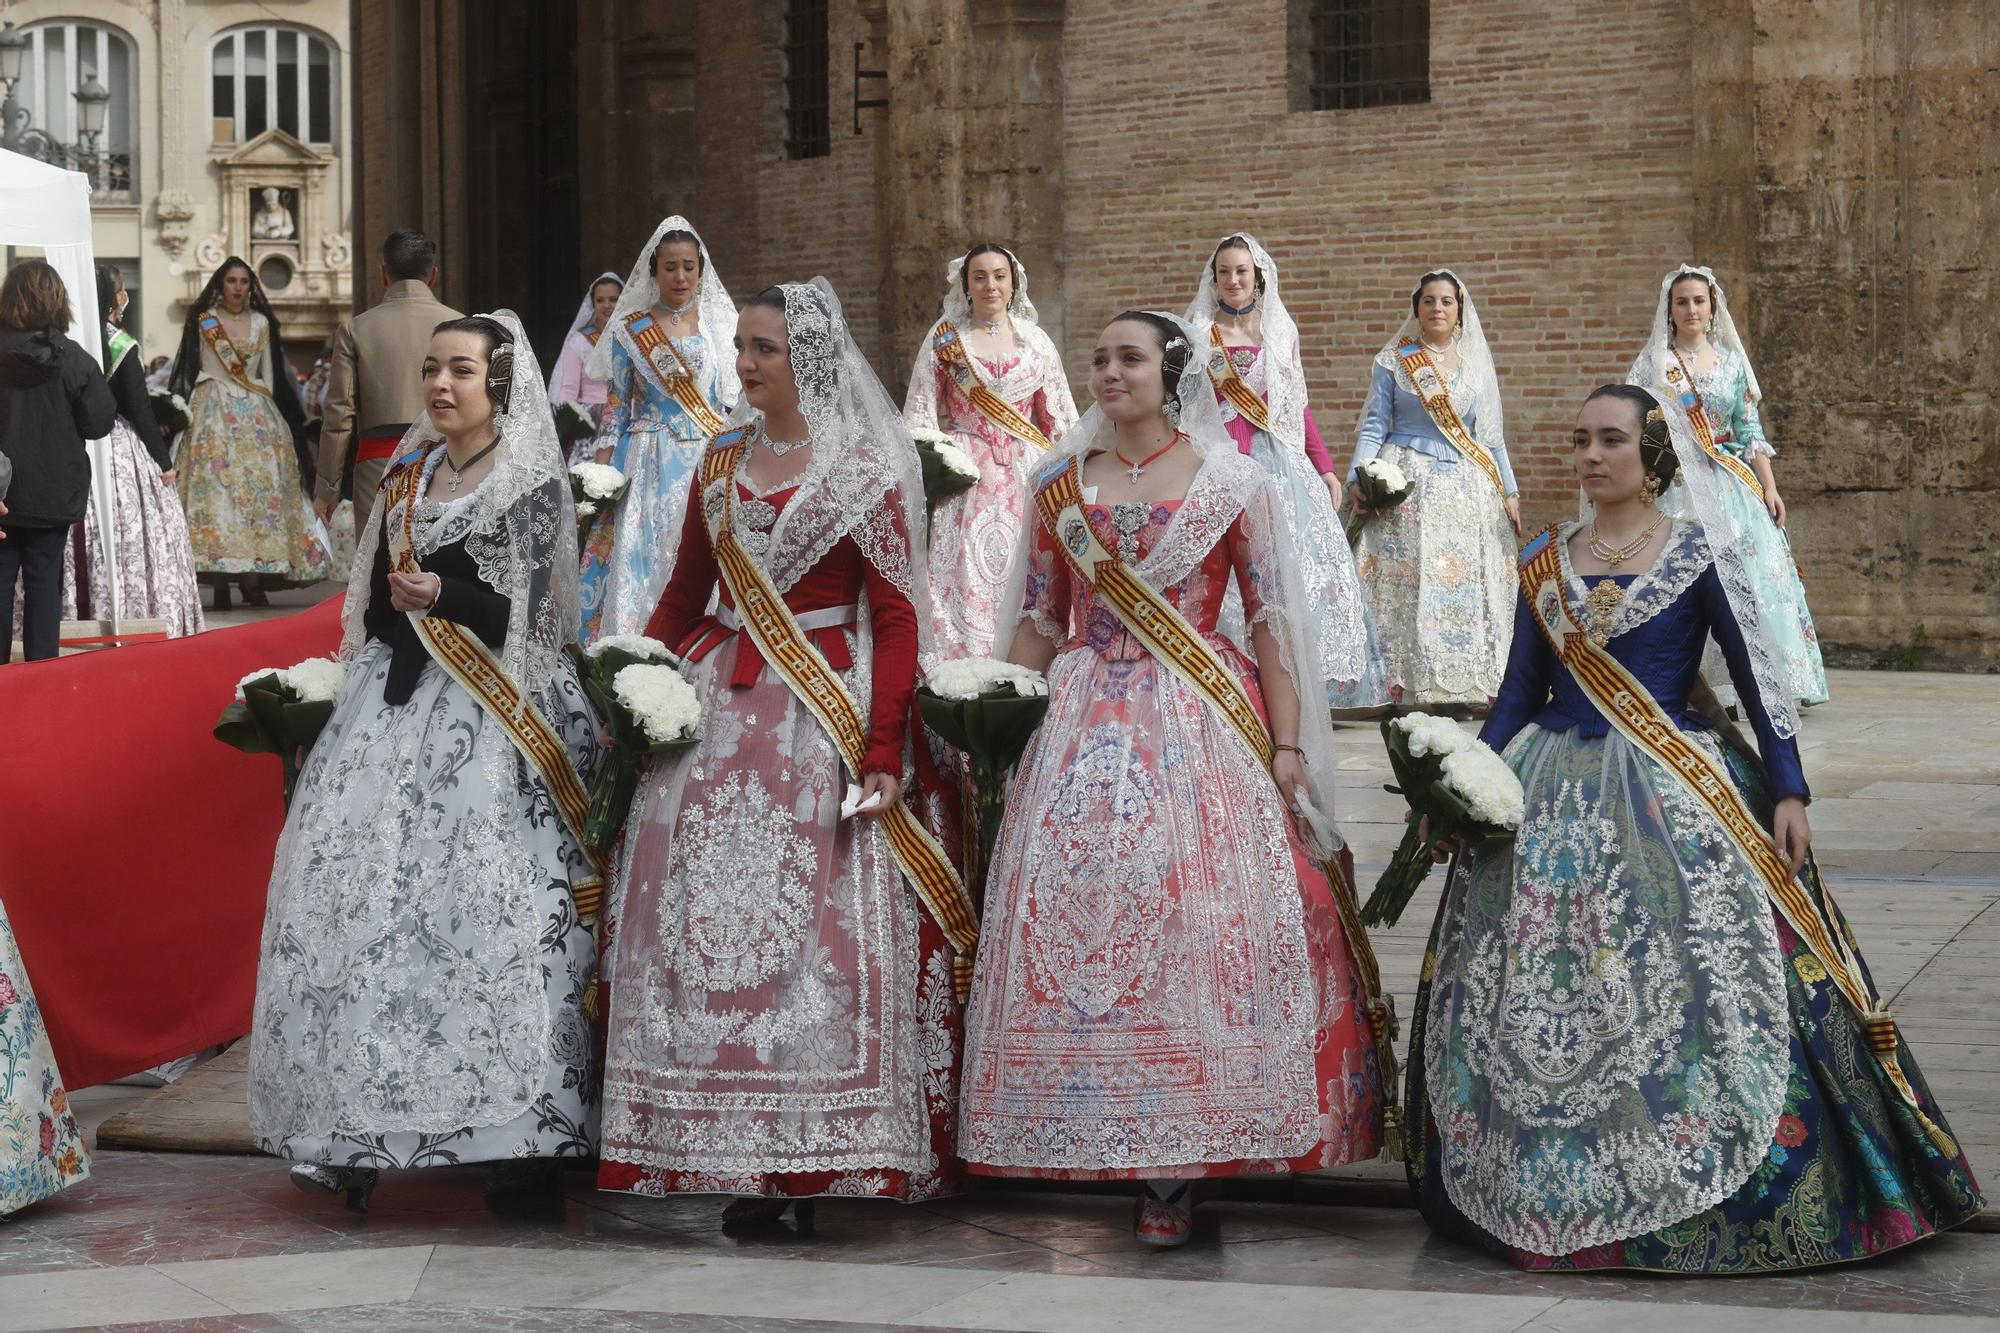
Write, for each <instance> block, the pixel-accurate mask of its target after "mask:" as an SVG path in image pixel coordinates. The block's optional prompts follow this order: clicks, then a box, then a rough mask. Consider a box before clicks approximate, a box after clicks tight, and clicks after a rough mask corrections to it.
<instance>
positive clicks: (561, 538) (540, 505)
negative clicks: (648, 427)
mask: <svg viewBox="0 0 2000 1333" xmlns="http://www.w3.org/2000/svg"><path fill="white" fill-rule="evenodd" d="M484 318H486V319H490V320H492V321H493V322H494V323H496V324H498V325H499V326H500V327H501V328H503V329H505V330H506V332H507V335H508V339H509V343H508V345H509V346H511V347H512V349H513V358H514V368H513V374H512V377H511V388H510V393H509V398H508V403H507V410H506V411H505V412H503V413H500V414H498V415H496V417H495V422H496V423H497V424H498V426H499V435H500V447H499V448H498V449H496V450H494V452H493V468H492V470H491V471H490V472H488V473H487V474H486V477H485V479H484V480H483V481H481V482H480V483H479V484H478V485H477V486H475V487H474V488H473V489H472V491H471V493H470V494H469V495H467V496H466V497H465V498H464V499H462V500H458V501H455V502H454V503H452V504H451V505H450V506H449V507H448V508H444V509H442V510H440V509H439V508H437V507H436V506H434V505H432V504H429V503H427V502H425V501H423V500H421V499H420V500H419V501H418V502H417V505H416V507H415V508H416V519H417V522H416V534H415V543H414V544H415V547H416V550H417V552H418V554H419V556H422V555H424V554H427V553H429V552H432V551H435V550H437V549H439V548H440V547H443V546H448V545H451V544H452V543H454V542H458V541H463V542H464V543H465V549H466V553H467V554H469V555H470V556H471V557H472V559H473V562H474V563H475V564H476V565H477V567H478V569H479V577H480V578H481V579H483V580H485V581H486V582H487V583H488V584H490V585H491V586H492V587H493V589H494V591H496V592H499V593H501V594H503V595H504V596H505V597H506V598H507V599H508V612H507V637H506V640H505V642H503V643H502V644H501V646H500V651H499V657H500V664H501V666H502V667H503V668H505V670H506V672H507V675H508V676H509V677H510V678H511V679H512V680H513V681H514V682H515V683H516V684H517V685H519V686H520V688H521V690H522V693H523V696H524V697H526V696H530V695H535V694H537V693H539V692H540V691H541V690H542V689H543V688H544V687H545V686H546V685H547V684H548V681H549V677H550V675H551V674H552V673H553V672H554V671H555V669H556V664H557V663H558V662H560V661H561V660H562V653H563V649H564V648H565V647H566V646H567V645H568V644H569V643H571V642H572V641H573V640H574V639H575V638H576V629H577V614H578V613H577V601H578V598H577V570H578V566H577V561H576V549H577V544H576V510H575V508H574V506H573V505H572V503H571V501H570V491H569V478H568V474H567V471H566V470H565V468H564V466H563V457H562V445H561V442H560V441H559V440H558V439H557V437H556V425H555V420H554V418H552V417H551V416H550V415H549V397H548V392H547V390H546V389H544V388H543V387H542V371H541V366H540V365H539V364H538V363H537V362H536V360H535V351H534V348H533V347H531V346H529V345H528V338H527V335H526V334H525V333H523V332H522V329H521V321H520V319H519V318H517V317H516V316H515V314H514V312H513V311H511V310H499V311H495V312H493V313H492V314H489V315H486V316H484ZM496 355H497V353H496ZM443 439H444V437H443V436H442V435H441V434H440V433H439V432H438V431H437V429H436V428H435V427H433V426H432V425H431V421H430V413H428V412H426V413H424V414H423V415H422V416H419V417H418V418H417V420H416V422H415V423H414V424H412V425H411V427H410V429H409V430H408V431H406V432H405V433H404V435H403V442H402V444H401V445H400V446H398V448H397V450H396V456H397V457H398V458H402V457H404V456H405V455H407V454H409V453H411V452H413V451H415V450H416V449H418V448H419V447H420V446H421V447H423V448H424V449H426V450H429V449H431V448H441V447H443ZM416 465H417V464H416V463H414V462H412V463H410V464H408V466H416ZM388 493H389V487H388V484H387V478H384V484H383V486H382V487H381V489H379V490H378V491H376V493H375V508H374V510H373V512H372V513H371V514H370V515H369V520H368V526H367V528H366V529H365V530H364V531H363V532H362V534H361V540H360V542H359V543H358V544H357V549H356V551H355V556H354V569H353V572H352V573H351V574H350V575H349V577H348V583H347V603H346V605H345V606H344V607H343V608H342V611H341V639H340V656H341V659H342V660H343V661H352V660H353V658H354V656H355V654H356V653H358V652H360V650H361V647H362V644H363V643H364V642H365V641H366V639H367V633H368V631H367V627H366V625H365V623H364V622H365V619H366V616H367V612H368V600H369V593H370V588H371V575H372V574H373V573H374V568H375V552H376V550H377V548H378V547H379V546H380V545H381V542H382V521H383V505H384V503H385V502H386V500H387V497H388ZM390 521H392V522H396V523H402V522H404V521H405V511H401V510H399V511H398V512H397V513H396V514H395V515H394V516H392V518H391V520H390Z"/></svg>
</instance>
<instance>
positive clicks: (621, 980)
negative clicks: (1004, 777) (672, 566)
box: [598, 632, 962, 1201]
mask: <svg viewBox="0 0 2000 1333" xmlns="http://www.w3.org/2000/svg"><path fill="white" fill-rule="evenodd" d="M850 633H851V632H850ZM741 643H742V640H741V638H740V637H739V638H733V639H730V640H729V641H727V642H726V643H725V644H724V645H723V646H722V647H721V648H719V649H717V650H716V651H715V652H714V653H713V654H712V655H710V656H709V657H707V658H705V659H703V660H702V661H701V662H700V663H698V664H696V666H695V667H694V668H693V670H692V672H691V679H692V680H693V683H694V685H695V688H696V690H697V691H699V693H700V694H701V698H702V723H701V739H700V740H699V741H698V742H697V743H696V744H695V745H694V746H692V747H691V748H689V749H688V750H686V751H683V752H681V753H680V754H677V755H671V756H666V757H663V758H661V759H658V760H655V761H653V765H652V768H651V770H650V771H649V772H647V773H646V774H644V775H643V776H642V777H641V779H640V784H639V792H638V795H637V797H636V798H635V800H634V801H633V805H632V814H631V817H630V819H629V820H628V822H627V824H626V828H625V841H624V849H623V854H622V857H621V863H620V867H619V873H618V875H617V878H616V883H615V884H614V901H615V907H614V913H613V925H612V935H611V941H612V942H611V943H610V945H609V946H608V950H607V968H606V971H607V976H608V981H609V985H610V1018H609V1024H608V1029H607V1042H606V1056H605V1076H604V1151H603V1166H602V1167H601V1168H600V1170H599V1174H598V1185H599V1187H600V1188H603V1189H607V1190H617V1191H627V1192H631V1193H636V1194H664V1193H670V1192H673V1193H727V1194H747V1195H769V1196H804V1195H819V1194H838V1195H865V1196H877V1197H883V1198H893V1199H901V1200H905V1201H914V1200H918V1199H926V1198H932V1197H935V1196H937V1195H940V1194H945V1193H950V1192H952V1191H954V1190H955V1189H956V1188H957V1187H958V1185H959V1180H960V1176H959V1170H958V1165H957V1161H956V1158H955V1150H954V1146H953V1140H952V1123H953V1118H954V1115H955V1111H956V1092H957V1086H958V1052H959V1036H960V1032H961V1030H962V1028H961V1020H960V1015H959V1010H958V1005H957V1002H956V1000H955V999H954V997H953V995H952V986H951V951H950V948H949V946H948V944H947V943H946V941H945V939H944V937H943V935H942V933H941V932H939V930H938V929H937V927H936V925H935V924H934V923H933V922H932V921H931V919H930V917H929V915H928V914H927V913H926V912H925V911H924V909H923V907H922V905H921V904H920V903H919V902H918V900H917V898H916V896H915V894H914V893H913V892H912V891H911V889H910V887H909V885H908V883H907V881H905V879H904V878H903V875H902V872H901V870H900V869H899V867H898V865H897V862H896V859H895V856H894V854H893V853H892V852H891V851H890V848H889V843H888V839H887V838H886V837H885V836H884V834H883V833H882V830H881V826H880V825H879V824H876V823H874V822H872V821H869V820H864V819H858V818H849V819H842V818H840V802H841V797H842V795H843V794H844V792H845V789H846V784H847V778H846V775H845V773H844V771H843V770H842V767H841V763H840V759H839V756H838V753H837V752H836V751H835V749H834V747H833V743H832V741H831V740H829V739H828V737H827V735H826V733H825V732H824V730H823V729H822V728H821V726H820V724H819V722H818V720H817V719H816V718H814V717H813V715H812V714H811V713H810V712H808V711H807V710H806V709H805V707H804V706H803V705H801V704H800V703H799V702H798V700H797V698H796V696H794V694H793V693H792V691H791V688H790V687H789V686H787V685H786V684H785V683H784V681H783V680H781V679H780V678H779V677H778V676H777V674H776V673H775V672H774V671H773V670H772V669H771V668H770V667H768V666H766V667H765V668H764V670H763V671H762V673H761V674H760V675H759V676H758V678H757V682H756V683H755V684H754V685H752V686H750V687H749V688H748V689H731V688H729V685H728V682H729V681H730V679H731V677H732V676H733V674H734V672H735V669H736V656H737V651H738V647H739V645H740V644H741ZM853 643H854V646H855V652H856V665H855V666H854V667H852V668H850V669H849V670H847V671H845V672H842V673H841V675H842V678H843V679H844V680H845V681H846V682H847V685H848V688H849V690H850V691H851V692H852V693H853V694H854V695H855V697H857V698H859V699H864V700H865V699H867V698H868V697H869V688H868V681H869V679H870V676H869V670H868V668H869V660H870V654H869V652H868V649H867V646H866V643H865V641H863V640H862V639H861V638H860V637H859V636H855V637H854V639H853ZM913 776H914V775H913V774H912V773H910V772H907V771H906V773H905V774H904V777H905V782H904V787H905V790H909V789H911V787H912V785H913V784H912V782H911V778H912V777H913Z"/></svg>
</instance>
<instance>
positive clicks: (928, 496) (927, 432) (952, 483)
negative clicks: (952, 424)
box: [910, 426, 979, 505]
mask: <svg viewBox="0 0 2000 1333" xmlns="http://www.w3.org/2000/svg"><path fill="white" fill-rule="evenodd" d="M910 438H911V439H912V440H914V441H916V445H917V460H918V461H919V462H920V463H922V464H923V469H924V499H925V501H926V502H928V503H930V504H933V505H935V504H937V503H938V502H939V501H940V500H949V499H950V498H951V497H952V496H954V495H957V494H959V493H960V492H961V491H969V490H971V489H972V488H973V487H974V486H977V485H978V484H979V464H977V463H975V462H973V461H972V460H971V459H970V458H968V457H967V456H966V453H965V450H963V449H961V448H959V447H958V445H957V443H956V442H954V441H953V440H952V438H951V436H949V435H947V434H945V433H944V432H943V431H941V430H931V429H929V428H928V427H924V426H912V427H911V428H910Z"/></svg>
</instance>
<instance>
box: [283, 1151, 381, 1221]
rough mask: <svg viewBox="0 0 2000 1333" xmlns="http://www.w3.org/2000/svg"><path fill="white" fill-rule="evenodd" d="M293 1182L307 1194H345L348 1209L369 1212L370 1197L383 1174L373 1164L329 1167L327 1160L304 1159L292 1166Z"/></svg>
mask: <svg viewBox="0 0 2000 1333" xmlns="http://www.w3.org/2000/svg"><path fill="white" fill-rule="evenodd" d="M291 1175H292V1184H294V1185H296V1186H298V1188H299V1189H300V1190H302V1191H304V1192H305V1193H307V1194H345V1195H346V1196H347V1211H348V1212H350V1213H365V1212H367V1211H368V1196H369V1195H371V1194H373V1193H374V1192H375V1186H376V1185H377V1184H378V1183H380V1181H381V1179H382V1173H381V1172H380V1171H377V1170H376V1169H375V1168H374V1167H372V1166H328V1165H327V1164H326V1163H324V1162H300V1163H299V1164H298V1165H297V1166H295V1167H293V1168H292V1172H291Z"/></svg>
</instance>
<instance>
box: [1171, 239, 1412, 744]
mask: <svg viewBox="0 0 2000 1333" xmlns="http://www.w3.org/2000/svg"><path fill="white" fill-rule="evenodd" d="M1236 236H1240V237H1241V238H1242V240H1243V241H1244V242H1245V243H1247V244H1248V246H1249V249H1250V257H1251V262H1253V263H1254V264H1255V265H1256V266H1257V271H1258V272H1259V273H1260V274H1261V275H1262V276H1263V279H1264V291H1263V294H1262V295H1261V296H1259V297H1258V298H1257V309H1258V312H1259V316H1260V320H1259V329H1260V331H1261V333H1262V335H1263V339H1264V344H1263V346H1262V347H1261V348H1259V349H1257V354H1256V355H1255V357H1254V358H1253V359H1252V360H1251V362H1250V365H1249V369H1248V372H1247V373H1245V374H1244V375H1243V379H1244V382H1245V383H1246V384H1248V385H1249V387H1250V388H1251V389H1253V390H1255V391H1256V393H1257V394H1258V395H1259V396H1260V397H1262V398H1263V399H1264V401H1265V403H1266V405H1267V410H1268V413H1269V416H1270V421H1271V435H1267V434H1266V433H1265V432H1263V431H1255V432H1253V433H1252V436H1251V445H1250V449H1249V451H1248V452H1249V453H1250V456H1251V457H1253V458H1255V459H1256V460H1257V461H1258V462H1259V463H1261V464H1263V465H1264V468H1265V469H1266V470H1267V471H1268V472H1269V473H1270V474H1271V477H1272V480H1273V483H1274V485H1275V487H1276V491H1277V496H1278V504H1279V512H1280V515H1281V516H1282V518H1283V519H1284V522H1285V526H1286V527H1287V529H1289V531H1290V533H1291V538H1292V540H1291V548H1292V553H1293V558H1294V559H1296V560H1297V561H1298V562H1299V579H1300V581H1301V582H1302V583H1303V584H1304V585H1305V588H1306V591H1307V592H1308V594H1309V595H1310V596H1311V597H1312V599H1313V621H1314V626H1313V628H1314V633H1315V636H1316V645H1315V646H1316V648H1317V651H1318V653H1319V664H1320V670H1321V671H1322V672H1323V673H1324V680H1323V682H1322V683H1323V685H1324V687H1325V690H1326V694H1327V699H1328V702H1329V703H1330V704H1332V705H1333V706H1334V707H1337V708H1366V707H1372V706H1375V705H1377V704H1382V703H1387V702H1388V699H1389V695H1388V691H1387V689H1386V687H1385V685H1384V683H1383V679H1382V673H1383V668H1382V661H1381V651H1380V649H1379V647H1378V646H1377V644H1376V642H1375V638H1374V633H1373V627H1372V626H1371V625H1370V623H1369V618H1368V608H1367V605H1366V603H1365V602H1364V601H1363V599H1362V593H1361V581H1360V579H1359V577H1358V575H1357V573H1356V570H1355V563H1354V553H1353V551H1352V550H1350V549H1349V548H1348V545H1347V539H1346V530H1345V528H1344V527H1343V525H1342V524H1341V522H1340V516H1339V514H1338V513H1337V512H1336V511H1335V508H1334V503H1333V495H1332V493H1331V492H1330V491H1328V490H1327V487H1326V483H1325V482H1324V481H1322V480H1321V479H1320V474H1319V470H1318V469H1317V468H1316V467H1315V466H1314V465H1313V462H1312V460H1311V459H1310V458H1309V457H1308V456H1307V453H1306V379H1305V367H1304V362H1303V360H1302V358H1301V354H1300V351H1299V330H1298V325H1297V324H1296V323H1294V322H1293V320H1292V316H1291V313H1290V312H1289V311H1287V310H1286V309H1285V302H1284V298H1283V296H1281V295H1280V294H1279V290H1278V266H1277V264H1276V263H1275V262H1273V260H1272V259H1271V256H1270V255H1269V254H1267V253H1266V252H1265V250H1264V247H1263V246H1261V245H1259V244H1258V243H1257V239H1256V238H1255V237H1254V236H1250V235H1249V234H1248V233H1236ZM1229 239H1233V238H1225V240H1229ZM1220 248H1221V245H1220V244H1218V245H1217V247H1216V249H1217V250H1220ZM1215 253H1216V252H1215V251H1211V252H1210V254H1209V259H1208V263H1207V264H1205V265H1204V266H1203V267H1202V273H1201V282H1200V286H1199V287H1198V289H1197V291H1196V294H1195V299H1194V301H1193V303H1192V304H1190V305H1189V306H1188V310H1187V322H1188V323H1189V324H1190V325H1191V326H1193V328H1194V332H1195V340H1196V346H1195V353H1196V356H1195V363H1194V365H1193V366H1192V367H1190V371H1191V373H1194V374H1202V373H1205V372H1204V371H1203V370H1202V367H1203V365H1204V364H1205V362H1206V360H1207V358H1209V357H1211V356H1213V355H1215V349H1214V346H1213V344H1212V342H1211V341H1210V333H1209V330H1210V328H1211V327H1212V326H1213V324H1214V322H1215V312H1216V308H1217V304H1218V301H1219V297H1218V296H1217V294H1216V287H1215ZM1216 400H1217V406H1218V407H1219V409H1220V410H1221V413H1222V416H1223V419H1224V421H1225V423H1227V422H1229V421H1231V420H1233V419H1234V418H1235V417H1236V409H1235V408H1234V407H1232V406H1231V405H1230V404H1229V402H1228V400H1227V399H1225V398H1223V397H1222V395H1221V390H1219V389H1218V390H1216ZM1272 435H1275V437H1276V438H1275V439H1274V438H1272ZM1231 619H1232V620H1233V617H1231ZM1232 628H1233V626H1232Z"/></svg>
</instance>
